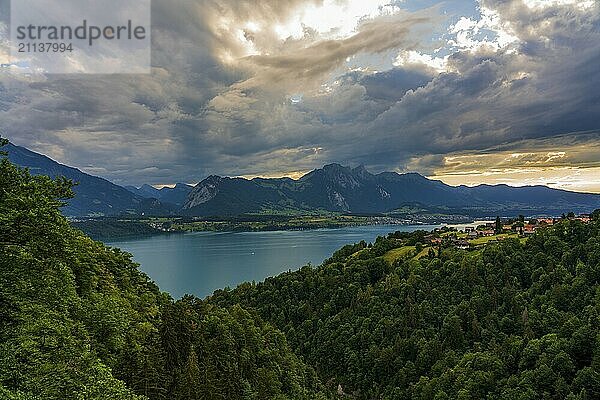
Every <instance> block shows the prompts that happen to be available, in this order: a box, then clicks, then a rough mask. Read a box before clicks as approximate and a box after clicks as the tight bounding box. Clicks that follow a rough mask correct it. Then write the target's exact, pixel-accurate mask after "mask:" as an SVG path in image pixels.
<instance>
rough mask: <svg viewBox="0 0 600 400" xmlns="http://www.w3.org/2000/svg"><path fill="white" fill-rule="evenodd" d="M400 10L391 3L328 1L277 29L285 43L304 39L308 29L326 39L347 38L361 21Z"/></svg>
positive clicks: (383, 0)
mask: <svg viewBox="0 0 600 400" xmlns="http://www.w3.org/2000/svg"><path fill="white" fill-rule="evenodd" d="M398 10H399V9H398V8H397V7H394V6H391V5H390V4H389V1H388V0H373V1H364V0H349V1H347V2H341V1H335V0H325V1H324V2H323V3H322V4H321V5H319V6H316V5H314V4H310V5H306V6H304V8H302V9H299V10H298V11H297V12H296V14H295V15H294V17H293V18H291V19H290V20H289V21H287V22H286V23H284V24H280V25H277V26H275V28H274V29H275V32H276V33H277V35H278V36H279V38H280V39H281V40H286V39H288V38H290V37H291V38H293V39H300V38H302V37H303V36H304V31H305V28H310V29H313V30H315V31H316V32H317V33H319V34H320V35H322V36H323V37H326V38H344V37H348V36H350V35H352V34H353V33H354V32H355V29H356V27H357V25H358V24H359V22H360V21H361V20H363V19H369V18H374V17H376V16H379V15H383V14H392V13H394V12H396V11H398Z"/></svg>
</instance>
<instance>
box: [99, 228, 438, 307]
mask: <svg viewBox="0 0 600 400" xmlns="http://www.w3.org/2000/svg"><path fill="white" fill-rule="evenodd" d="M438 226H440V225H415V226H413V225H372V226H359V227H346V228H339V229H316V230H304V231H277V232H235V233H234V232H194V233H186V234H172V235H159V236H151V237H145V238H139V239H123V240H119V241H114V242H107V245H109V246H113V247H119V248H121V249H122V250H124V251H127V252H129V253H131V254H133V258H134V260H135V261H136V262H138V263H140V265H141V270H142V271H144V272H145V273H146V274H148V275H149V276H150V278H152V279H153V280H154V281H155V282H156V283H157V284H158V286H159V287H160V288H161V290H164V291H166V292H169V293H170V294H171V295H172V296H173V297H174V298H179V297H181V296H183V295H184V294H193V295H196V296H198V297H205V296H208V295H210V294H211V293H212V292H214V291H215V290H216V289H221V288H224V287H227V286H229V287H235V286H236V285H238V284H240V283H242V282H251V281H257V282H258V281H262V280H264V279H265V278H267V277H269V276H275V275H278V274H279V273H281V272H284V271H288V270H296V269H299V268H301V267H302V266H304V265H306V264H308V263H309V262H310V263H312V264H313V265H319V264H321V263H322V262H323V261H324V260H325V259H326V258H328V257H330V256H331V255H332V254H333V252H334V251H336V250H338V249H339V248H340V247H342V246H344V245H346V244H352V243H357V242H360V241H361V240H365V241H367V242H372V241H374V240H375V238H376V237H377V236H382V235H386V234H388V233H389V232H394V231H404V232H411V231H414V230H417V229H424V230H431V229H434V228H436V227H438Z"/></svg>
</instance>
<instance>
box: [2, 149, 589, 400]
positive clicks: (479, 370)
mask: <svg viewBox="0 0 600 400" xmlns="http://www.w3.org/2000/svg"><path fill="white" fill-rule="evenodd" d="M0 140H1V139H0ZM0 144H2V143H0ZM0 150H1V148H0ZM0 157H1V156H0ZM71 186H72V183H71V182H70V181H68V180H66V179H60V178H58V179H50V178H48V177H44V176H32V175H30V174H29V172H28V171H27V170H24V169H21V168H18V167H16V166H14V165H13V164H11V163H10V162H9V161H8V160H7V159H6V158H2V160H1V161H0V398H1V399H7V400H34V399H35V400H37V399H44V400H46V399H77V400H84V399H85V400H88V399H90V400H95V399H110V400H121V399H128V400H134V399H135V400H143V399H151V400H154V399H190V400H192V399H209V400H212V399H215V400H216V399H227V400H235V399H244V400H246V399H248V400H249V399H256V400H258V399H261V400H262V399H277V400H283V399H333V398H353V399H365V400H366V399H390V400H391V399H437V400H441V399H490V400H491V399H573V400H575V399H581V400H583V399H596V398H600V332H599V330H600V286H599V282H600V212H599V211H597V212H595V213H594V214H593V220H592V222H590V223H588V224H584V223H582V222H579V221H569V220H566V221H563V222H561V223H559V224H556V225H554V226H552V227H549V228H545V229H543V230H540V231H538V232H536V233H535V234H534V235H532V236H531V237H529V238H528V239H527V240H526V241H520V240H518V239H507V240H504V241H502V242H499V243H490V244H488V245H485V246H483V247H481V248H477V249H475V250H471V251H469V250H459V249H457V248H454V247H451V246H448V247H444V246H443V245H442V244H440V245H439V247H438V248H436V249H433V248H432V249H430V250H431V251H428V252H426V253H425V254H415V253H418V252H412V251H407V252H403V251H397V250H398V249H402V248H410V249H412V248H413V247H414V248H415V249H420V248H421V247H422V246H423V243H424V237H425V236H426V233H425V232H415V233H412V234H407V233H392V234H390V235H388V236H387V237H380V238H378V239H377V241H376V242H375V243H372V244H371V243H365V242H361V243H357V244H354V245H348V246H345V247H343V248H342V249H340V250H339V251H337V252H336V253H335V254H333V255H332V257H331V258H330V259H328V260H327V261H326V262H325V263H324V264H323V265H320V266H305V267H303V268H302V269H300V270H298V271H295V272H289V273H284V274H282V275H279V276H277V277H273V278H269V279H267V280H266V281H265V282H262V283H258V284H255V283H247V284H243V285H241V286H239V287H237V288H235V289H224V290H219V291H217V292H215V293H214V295H212V296H210V297H208V298H206V299H198V298H195V297H193V296H186V297H184V298H183V299H180V300H174V299H172V298H171V297H170V296H169V295H168V294H166V293H163V292H161V291H160V289H159V288H158V287H157V286H156V285H155V284H154V283H153V282H152V281H151V280H150V278H149V277H148V276H146V275H145V274H143V273H142V272H141V271H140V270H139V266H138V265H136V264H135V263H134V262H132V260H131V256H130V255H129V254H126V253H123V252H121V251H119V250H118V249H113V248H108V247H106V246H105V245H103V244H102V243H100V242H96V241H93V240H92V239H90V238H89V237H87V236H86V235H84V234H83V233H82V232H80V231H79V230H77V229H75V228H73V227H72V226H71V225H70V224H69V222H68V221H67V220H66V219H65V218H64V217H63V216H62V214H61V212H60V207H61V206H62V205H63V204H64V200H65V199H68V198H69V197H70V196H72V189H71ZM394 251H395V252H394ZM390 252H394V253H392V254H396V255H397V257H394V258H390V257H389V254H390Z"/></svg>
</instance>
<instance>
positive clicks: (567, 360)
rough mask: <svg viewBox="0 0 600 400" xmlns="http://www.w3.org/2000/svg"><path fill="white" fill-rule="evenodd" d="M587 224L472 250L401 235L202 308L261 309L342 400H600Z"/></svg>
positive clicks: (598, 323)
mask: <svg viewBox="0 0 600 400" xmlns="http://www.w3.org/2000/svg"><path fill="white" fill-rule="evenodd" d="M595 218H596V221H595V222H593V223H590V224H587V225H585V224H583V223H581V222H578V221H565V222H562V223H560V224H558V225H557V226H555V227H554V228H547V229H544V230H541V231H540V232H538V233H536V234H535V235H534V236H533V237H531V238H529V239H528V240H527V241H526V243H523V242H521V241H519V240H518V239H506V240H504V241H503V242H501V243H499V244H491V243H490V244H487V245H483V247H482V248H481V249H478V250H474V251H466V250H459V249H457V248H455V247H453V246H448V247H439V246H437V245H436V246H435V247H427V240H425V232H415V233H412V234H409V233H400V232H398V233H395V234H390V235H389V236H388V237H387V238H379V239H378V240H377V241H376V243H374V244H373V245H372V246H371V245H368V244H367V243H364V242H362V243H358V244H355V245H349V246H346V247H344V248H342V249H341V250H339V251H338V252H336V253H335V254H334V255H333V257H332V258H331V259H329V260H328V261H326V263H325V264H324V265H323V266H319V267H310V266H308V267H304V268H302V269H301V270H299V271H297V272H290V273H285V274H282V275H280V276H277V277H273V278H269V279H267V280H266V281H265V282H263V283H258V284H244V285H241V286H239V287H238V288H236V289H234V290H232V291H217V292H216V293H215V294H214V295H213V296H212V297H210V298H209V299H207V300H206V304H215V305H219V306H230V305H232V304H241V305H242V306H243V307H246V308H249V309H252V310H256V312H257V313H258V314H259V315H261V316H262V317H263V318H265V319H266V320H267V321H270V322H271V323H273V324H274V325H275V326H277V327H278V328H279V329H281V330H282V331H283V332H284V333H285V334H286V337H287V338H288V340H289V342H290V344H291V346H292V348H293V349H294V351H295V352H296V354H298V355H299V356H302V357H303V359H305V360H306V361H307V363H308V364H309V365H312V366H314V367H315V369H316V371H317V374H318V375H319V376H320V377H321V379H322V380H323V381H325V382H330V384H331V385H332V386H333V387H339V388H340V389H341V390H342V391H343V392H344V393H345V394H347V395H348V396H350V397H349V398H355V399H365V400H366V399H407V400H408V399H473V400H475V399H592V398H600V296H599V293H600V212H596V217H595ZM338 385H339V386H338Z"/></svg>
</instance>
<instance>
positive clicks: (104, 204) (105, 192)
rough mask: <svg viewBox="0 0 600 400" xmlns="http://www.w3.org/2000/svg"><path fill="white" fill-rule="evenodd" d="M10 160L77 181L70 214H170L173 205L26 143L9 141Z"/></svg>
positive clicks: (38, 172)
mask: <svg viewBox="0 0 600 400" xmlns="http://www.w3.org/2000/svg"><path fill="white" fill-rule="evenodd" d="M3 151H5V152H7V153H8V158H9V160H10V161H11V162H12V163H14V164H16V165H18V166H20V167H27V168H28V169H29V170H30V172H31V173H32V174H33V175H46V176H50V177H59V176H64V177H66V178H68V179H70V180H72V181H73V182H74V183H76V186H75V187H74V188H73V191H74V192H75V195H76V196H75V197H74V198H73V199H70V200H69V201H68V204H67V205H66V206H65V207H64V208H63V213H64V214H65V215H68V216H75V217H81V216H101V215H119V214H133V215H135V214H138V215H139V214H142V213H145V214H153V215H164V214H168V213H169V212H170V211H171V209H172V207H170V206H169V205H166V204H162V203H161V202H160V201H157V200H156V199H149V198H146V197H144V196H140V195H136V194H133V193H131V192H130V191H128V190H126V189H125V188H122V187H121V186H118V185H115V184H113V183H111V182H109V181H107V180H106V179H102V178H98V177H95V176H92V175H89V174H86V173H84V172H81V171H80V170H78V169H76V168H71V167H67V166H65V165H62V164H59V163H57V162H56V161H54V160H52V159H50V158H48V157H46V156H44V155H41V154H38V153H35V152H33V151H30V150H27V149H26V148H24V147H20V146H15V145H13V144H8V145H7V146H5V147H4V148H3Z"/></svg>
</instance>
